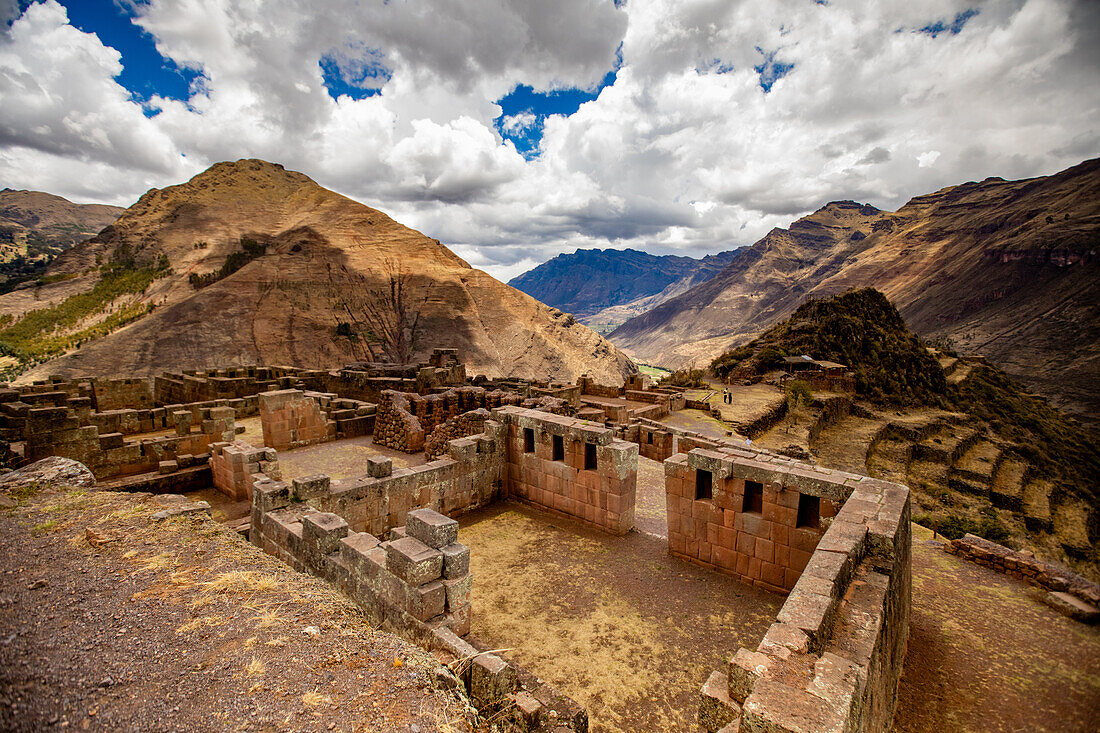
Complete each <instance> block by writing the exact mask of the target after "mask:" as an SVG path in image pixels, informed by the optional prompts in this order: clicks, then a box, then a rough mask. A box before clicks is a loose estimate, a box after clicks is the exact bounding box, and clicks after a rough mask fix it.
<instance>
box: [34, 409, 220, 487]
mask: <svg viewBox="0 0 1100 733" xmlns="http://www.w3.org/2000/svg"><path fill="white" fill-rule="evenodd" d="M174 415H175V418H176V434H175V435H169V436H163V437H158V438H146V439H143V440H141V442H128V441H126V440H125V439H124V437H123V435H122V434H121V433H106V434H101V433H100V432H99V428H97V427H96V426H95V425H81V418H80V417H79V416H78V414H77V411H76V410H74V409H72V408H69V407H40V408H33V409H30V410H28V411H27V424H26V434H27V443H26V448H25V457H26V459H27V460H28V461H35V460H38V459H40V458H44V457H46V456H63V457H65V458H72V459H74V460H77V461H80V462H81V463H83V464H85V465H86V466H88V468H90V469H91V471H92V473H94V474H95V476H96V478H97V479H105V478H112V477H118V476H130V475H133V474H138V473H144V472H147V471H156V470H160V471H162V472H170V471H174V470H176V469H178V468H181V467H186V466H188V465H191V464H193V463H194V462H195V461H196V460H199V461H200V462H204V461H205V460H206V458H207V457H208V456H207V455H206V454H208V453H209V450H210V445H211V444H212V443H215V442H224V441H231V440H233V439H234V436H235V435H236V425H235V421H234V413H233V410H232V408H229V407H213V408H204V409H203V410H202V411H201V412H200V417H201V419H200V420H199V421H197V423H198V427H199V429H200V432H195V431H193V430H192V428H193V427H194V423H195V422H196V421H195V420H194V418H193V415H192V413H191V412H189V411H181V412H177V413H174ZM181 463H182V464H184V465H183V466H181V465H180V464H181Z"/></svg>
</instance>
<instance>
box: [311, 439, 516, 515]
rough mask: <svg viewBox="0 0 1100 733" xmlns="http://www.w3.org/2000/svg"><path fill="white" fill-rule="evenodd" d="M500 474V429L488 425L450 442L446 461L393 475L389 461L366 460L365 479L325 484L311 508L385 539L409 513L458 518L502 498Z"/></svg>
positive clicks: (502, 460) (313, 497)
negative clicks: (424, 510)
mask: <svg viewBox="0 0 1100 733" xmlns="http://www.w3.org/2000/svg"><path fill="white" fill-rule="evenodd" d="M505 473H506V470H505V457H504V428H503V426H502V425H501V424H500V423H499V422H497V421H496V420H487V421H486V422H485V430H484V432H482V433H479V434H478V435H473V436H470V437H467V438H457V439H454V440H451V441H449V443H448V445H447V455H446V456H444V457H441V458H437V459H436V460H434V461H430V462H428V463H426V464H424V465H422V466H416V467H414V468H399V469H394V468H393V462H392V461H390V459H388V458H383V457H382V456H375V457H373V458H370V459H368V461H367V474H366V475H364V476H359V477H356V478H349V479H344V480H341V481H331V482H330V483H326V486H328V490H326V491H322V492H316V493H313V494H311V497H310V503H311V505H312V506H314V507H315V508H317V509H319V510H321V511H328V512H333V513H335V514H339V515H340V516H341V517H343V518H344V519H345V520H346V521H347V522H348V524H349V525H350V526H351V527H352V529H355V530H358V531H366V532H370V533H371V534H374V535H378V536H385V535H386V533H387V532H389V531H390V530H392V529H393V528H394V527H399V526H401V525H403V524H404V523H405V516H406V514H408V512H410V511H412V510H414V509H420V508H424V507H427V508H429V509H433V510H434V511H438V512H440V513H441V514H446V515H447V516H450V517H457V516H460V515H462V514H464V513H466V512H469V511H472V510H474V509H477V508H479V507H482V506H485V505H487V504H489V503H490V502H492V501H494V500H495V499H498V498H500V497H501V496H502V495H503V493H504V475H505ZM319 478H320V479H324V480H325V481H326V482H327V481H328V477H327V476H323V475H321V476H320V477H319Z"/></svg>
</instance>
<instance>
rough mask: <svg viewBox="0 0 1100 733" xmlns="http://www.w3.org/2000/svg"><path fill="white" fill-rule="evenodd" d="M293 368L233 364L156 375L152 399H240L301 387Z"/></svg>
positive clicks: (161, 402) (172, 401) (165, 401)
mask: <svg viewBox="0 0 1100 733" xmlns="http://www.w3.org/2000/svg"><path fill="white" fill-rule="evenodd" d="M298 371H300V370H297V369H295V368H294V367H260V366H250V367H233V368H228V369H211V370H206V371H195V372H185V373H165V374H163V375H161V376H158V377H154V378H153V400H154V401H155V402H156V404H158V405H167V404H180V403H186V402H205V401H208V400H221V399H240V398H242V397H247V396H249V395H254V394H258V393H260V392H266V391H268V390H271V389H291V388H295V387H299V386H300V385H299V381H298V379H297V378H296V376H295V375H296V373H297V372H298Z"/></svg>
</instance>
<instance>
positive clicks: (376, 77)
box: [320, 47, 393, 99]
mask: <svg viewBox="0 0 1100 733" xmlns="http://www.w3.org/2000/svg"><path fill="white" fill-rule="evenodd" d="M320 66H321V78H322V80H323V81H324V83H325V89H327V90H328V94H329V96H330V97H332V98H333V99H337V98H339V97H340V96H342V95H343V96H348V97H351V98H352V99H365V98H366V97H373V96H374V95H376V94H380V93H381V92H382V87H384V86H385V85H386V82H388V81H389V80H390V77H391V76H393V70H392V69H390V68H389V67H388V66H386V63H385V55H384V54H383V53H382V52H381V51H379V50H378V49H374V48H366V47H364V48H362V49H360V53H359V55H358V56H355V57H349V56H347V54H344V53H339V52H338V53H331V54H327V55H325V56H322V57H321V61H320Z"/></svg>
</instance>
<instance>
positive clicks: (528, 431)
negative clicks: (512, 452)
mask: <svg viewBox="0 0 1100 733" xmlns="http://www.w3.org/2000/svg"><path fill="white" fill-rule="evenodd" d="M523 452H524V453H534V452H535V429H534V428H524V429H523Z"/></svg>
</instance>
